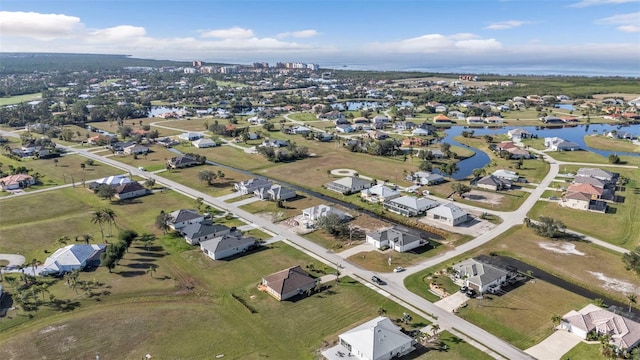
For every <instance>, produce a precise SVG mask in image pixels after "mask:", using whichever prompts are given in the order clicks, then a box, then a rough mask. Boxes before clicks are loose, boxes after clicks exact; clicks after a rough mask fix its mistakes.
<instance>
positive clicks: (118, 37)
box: [88, 25, 147, 42]
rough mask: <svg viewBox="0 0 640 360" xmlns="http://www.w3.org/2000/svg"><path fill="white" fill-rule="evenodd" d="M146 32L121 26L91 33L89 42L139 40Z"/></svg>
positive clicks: (140, 28) (139, 28) (138, 28)
mask: <svg viewBox="0 0 640 360" xmlns="http://www.w3.org/2000/svg"><path fill="white" fill-rule="evenodd" d="M146 33H147V32H146V30H145V29H144V28H143V27H139V26H131V25H119V26H115V27H110V28H106V29H101V30H96V31H93V32H91V33H89V37H88V40H90V41H103V42H112V41H123V40H127V39H131V38H139V37H142V36H145V35H146Z"/></svg>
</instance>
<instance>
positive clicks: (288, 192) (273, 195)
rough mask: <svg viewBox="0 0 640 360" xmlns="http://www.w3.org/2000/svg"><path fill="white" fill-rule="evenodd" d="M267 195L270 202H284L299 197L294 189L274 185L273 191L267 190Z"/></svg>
mask: <svg viewBox="0 0 640 360" xmlns="http://www.w3.org/2000/svg"><path fill="white" fill-rule="evenodd" d="M267 194H268V196H269V199H270V200H273V201H284V200H289V199H293V198H295V197H296V196H297V194H296V191H295V190H294V189H291V188H288V187H284V186H282V185H278V184H276V185H273V186H272V187H271V189H269V190H267Z"/></svg>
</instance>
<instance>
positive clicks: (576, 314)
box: [560, 304, 640, 350]
mask: <svg viewBox="0 0 640 360" xmlns="http://www.w3.org/2000/svg"><path fill="white" fill-rule="evenodd" d="M560 328H562V329H564V330H567V331H568V332H570V333H573V334H575V335H576V336H579V337H580V338H582V339H586V338H587V334H589V333H597V334H600V335H604V334H607V335H609V343H610V344H611V345H613V346H615V347H616V348H618V349H619V350H631V349H633V348H634V347H636V346H638V345H640V323H638V322H636V321H633V320H631V319H627V318H626V317H624V316H620V315H618V314H615V313H612V312H611V311H609V310H605V309H603V308H601V307H598V306H596V305H593V304H589V305H587V306H585V307H584V308H582V309H580V310H578V311H575V310H571V311H569V312H568V313H566V314H565V315H564V316H563V317H562V321H561V323H560Z"/></svg>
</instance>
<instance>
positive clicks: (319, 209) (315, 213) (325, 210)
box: [302, 204, 351, 221]
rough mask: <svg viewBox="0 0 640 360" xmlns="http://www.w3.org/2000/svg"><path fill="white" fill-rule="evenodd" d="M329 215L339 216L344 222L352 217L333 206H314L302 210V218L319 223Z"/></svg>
mask: <svg viewBox="0 0 640 360" xmlns="http://www.w3.org/2000/svg"><path fill="white" fill-rule="evenodd" d="M329 214H335V215H337V216H339V217H340V218H341V219H342V220H346V219H348V218H350V217H351V215H349V214H347V213H345V212H344V211H342V210H338V209H336V208H335V207H333V206H328V205H324V204H320V205H316V206H312V207H310V208H306V209H304V210H302V217H303V218H304V219H307V220H311V221H318V220H319V219H320V218H322V217H325V216H327V215H329Z"/></svg>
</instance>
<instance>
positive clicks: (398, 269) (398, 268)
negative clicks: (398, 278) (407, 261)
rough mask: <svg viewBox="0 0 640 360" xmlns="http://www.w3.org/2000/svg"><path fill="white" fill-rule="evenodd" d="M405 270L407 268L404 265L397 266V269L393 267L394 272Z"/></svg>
mask: <svg viewBox="0 0 640 360" xmlns="http://www.w3.org/2000/svg"><path fill="white" fill-rule="evenodd" d="M404 270H405V268H403V267H402V266H396V268H395V269H393V272H403V271H404Z"/></svg>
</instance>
